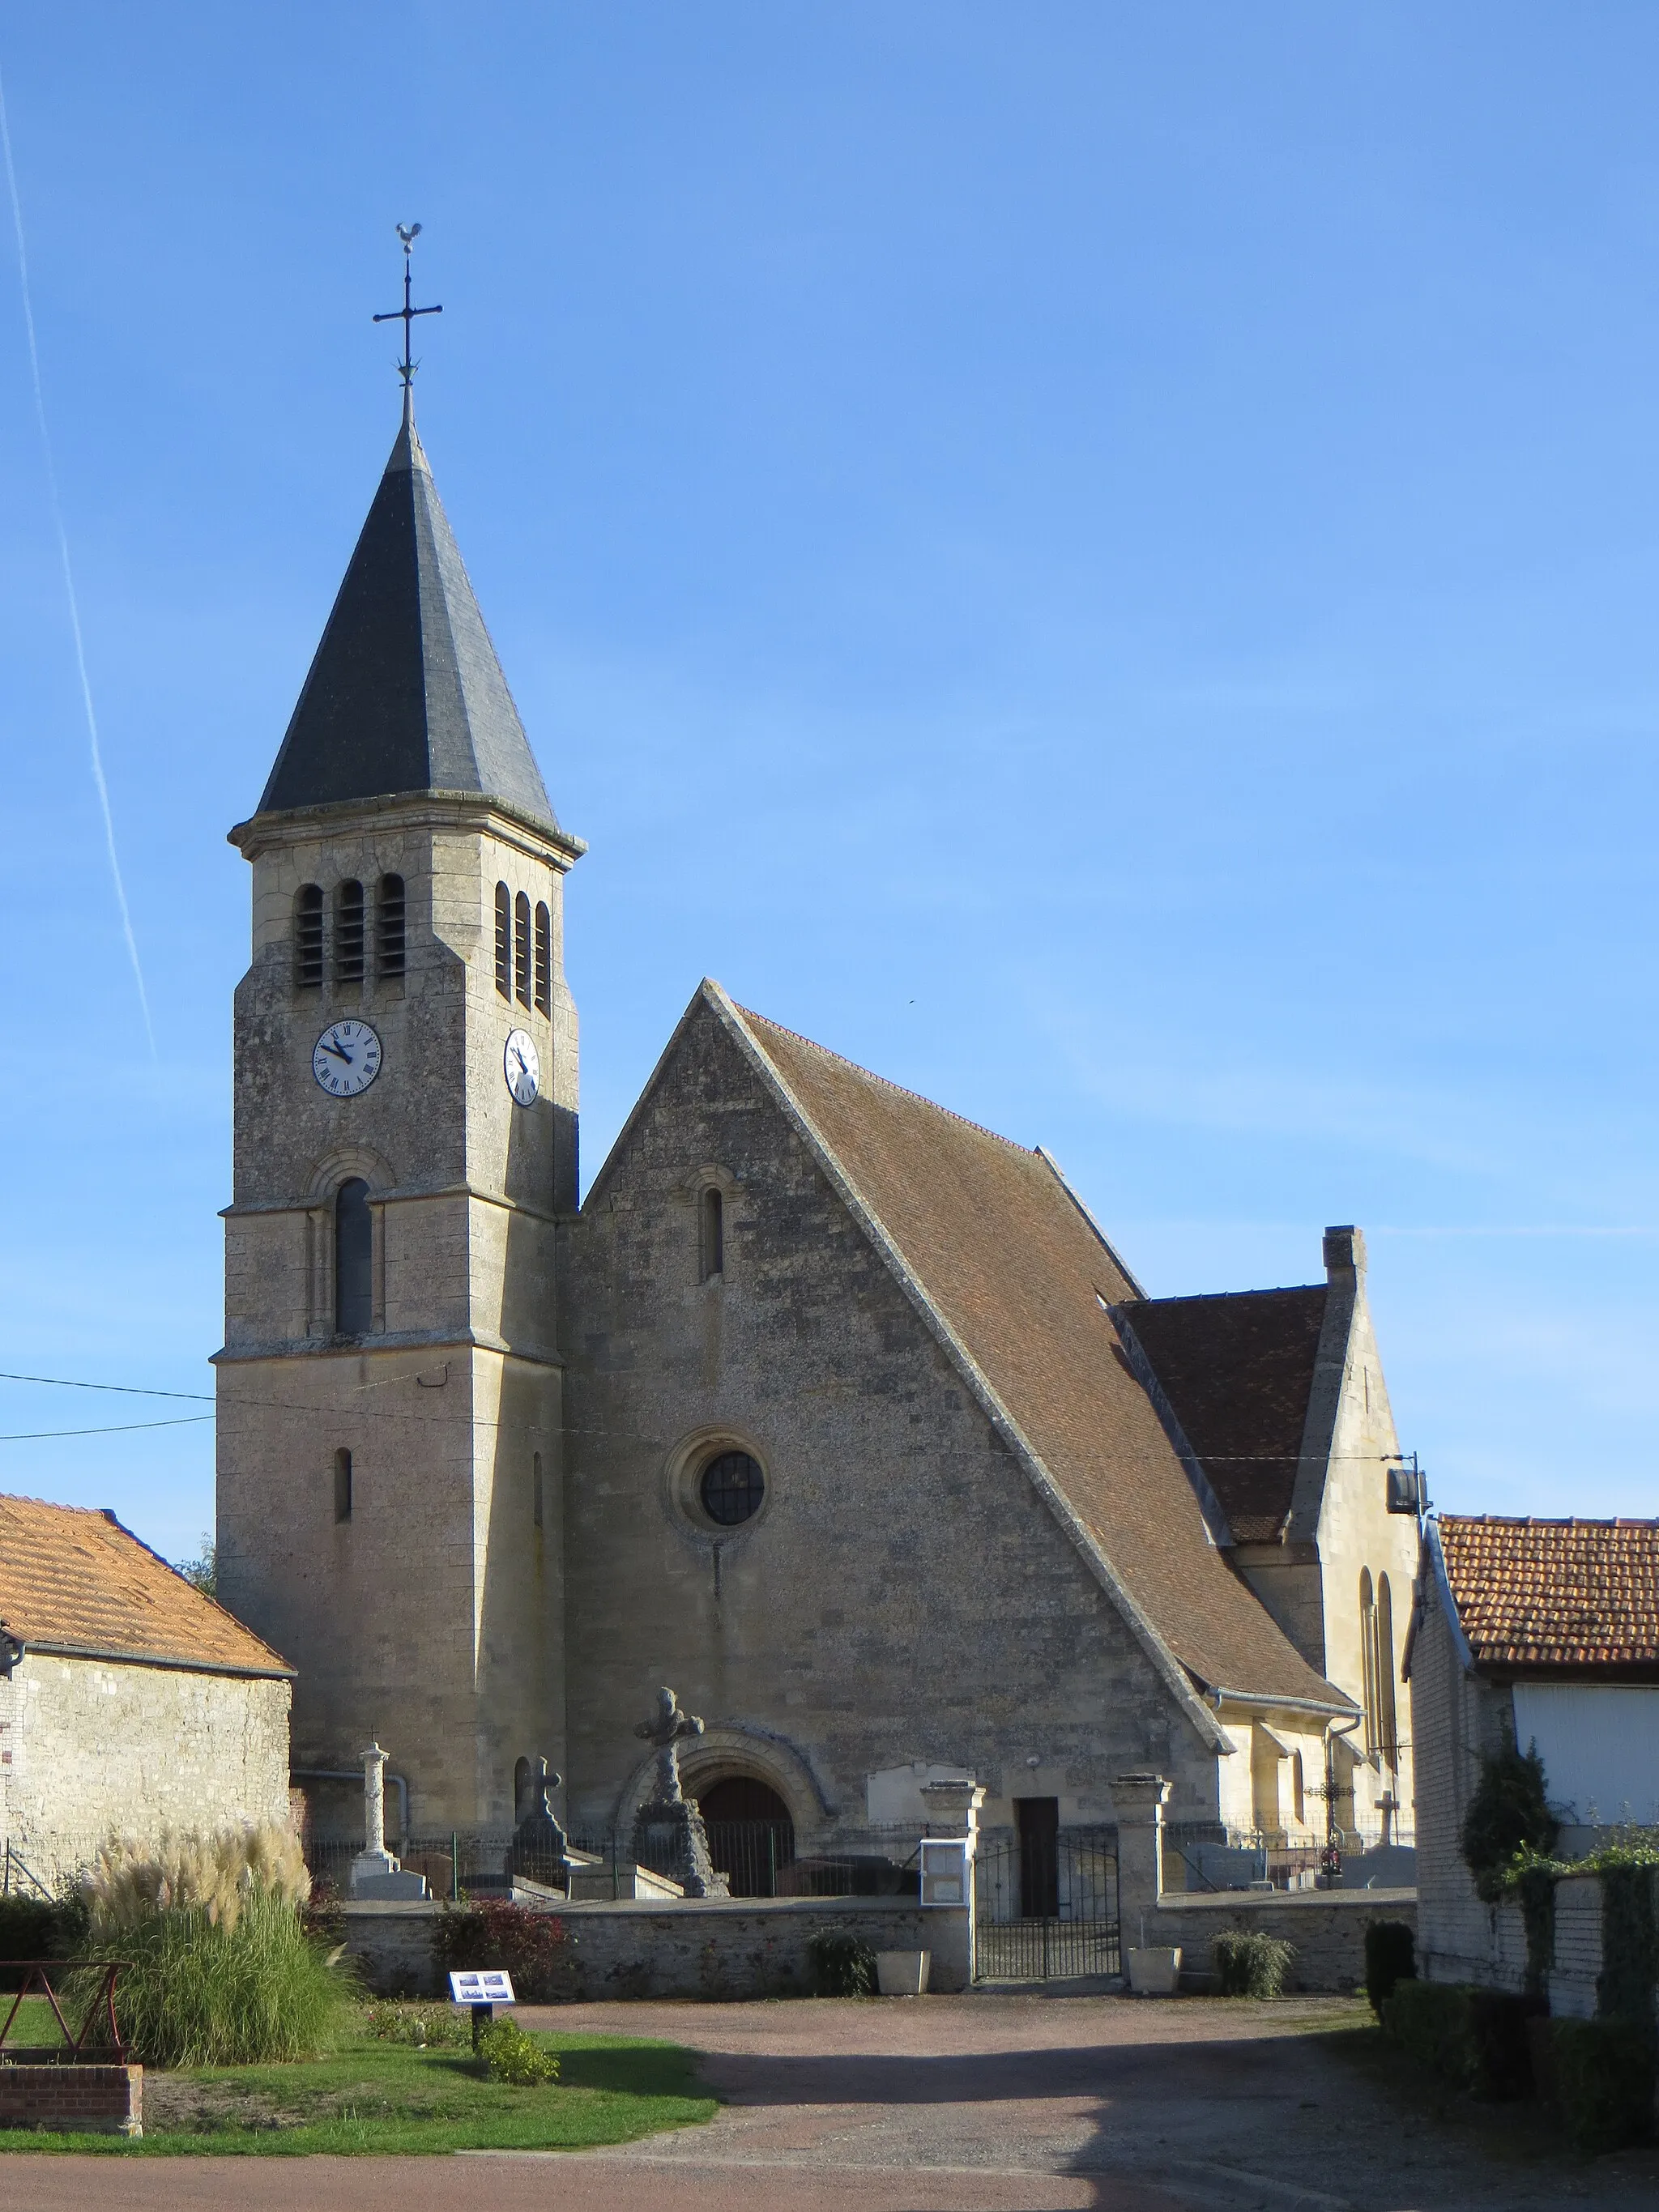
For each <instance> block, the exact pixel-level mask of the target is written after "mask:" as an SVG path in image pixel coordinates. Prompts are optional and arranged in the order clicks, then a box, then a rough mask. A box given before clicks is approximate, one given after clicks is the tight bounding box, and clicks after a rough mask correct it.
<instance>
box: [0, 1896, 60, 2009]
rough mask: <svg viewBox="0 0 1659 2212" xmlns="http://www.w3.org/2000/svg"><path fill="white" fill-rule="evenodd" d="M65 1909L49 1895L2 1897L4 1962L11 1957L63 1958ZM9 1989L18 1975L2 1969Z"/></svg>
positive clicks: (1, 1952) (0, 1918)
mask: <svg viewBox="0 0 1659 2212" xmlns="http://www.w3.org/2000/svg"><path fill="white" fill-rule="evenodd" d="M64 1948H65V1946H64V1942H63V1936H62V1911H61V1908H60V1907H59V1906H58V1904H57V1903H56V1902H55V1901H54V1900H53V1899H51V1898H47V1897H0V1961H4V1960H9V1959H57V1958H61V1957H62V1955H63V1953H64ZM0 1980H3V1982H4V1983H5V1984H6V1986H7V1987H8V1988H9V1989H15V1988H16V1986H17V1977H15V1975H10V1974H5V1973H3V1972H0Z"/></svg>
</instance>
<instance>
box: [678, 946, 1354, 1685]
mask: <svg viewBox="0 0 1659 2212" xmlns="http://www.w3.org/2000/svg"><path fill="white" fill-rule="evenodd" d="M705 989H706V992H707V994H708V997H709V999H710V1000H711V1002H712V1003H713V1004H714V1006H716V1007H717V1008H718V1009H719V1010H720V1012H722V1013H723V1014H724V1015H725V1016H726V1018H728V1019H731V1020H734V1021H736V1022H738V1023H739V1024H741V1025H742V1027H743V1029H744V1033H745V1034H746V1036H747V1037H748V1039H749V1041H750V1044H751V1046H753V1047H755V1048H758V1053H759V1055H760V1057H761V1059H762V1060H763V1062H764V1063H765V1064H766V1065H767V1066H769V1068H770V1069H771V1070H772V1072H773V1074H774V1078H775V1080H776V1081H777V1082H778V1083H779V1084H780V1085H781V1088H782V1090H783V1091H784V1093H785V1095H786V1097H787V1098H788V1099H789V1100H790V1101H791V1102H792V1103H793V1105H794V1107H795V1109H796V1110H797V1111H798V1112H799V1114H800V1115H802V1116H803V1117H804V1119H805V1121H806V1122H807V1123H808V1124H809V1125H810V1127H811V1129H812V1130H815V1131H816V1132H817V1135H818V1137H819V1138H820V1139H821V1140H822V1142H823V1145H824V1146H825V1147H826V1148H827V1150H828V1152H829V1155H830V1157H831V1159H832V1161H833V1163H834V1164H835V1166H836V1168H837V1169H838V1170H839V1171H840V1173H841V1175H842V1176H843V1177H844V1179H845V1181H846V1182H847V1183H848V1186H850V1188H851V1189H852V1191H853V1192H854V1194H855V1196H856V1198H857V1199H858V1200H859V1201H860V1203H861V1204H862V1206H864V1207H865V1209H866V1211H867V1212H868V1213H869V1215H871V1216H872V1218H873V1220H874V1222H875V1224H876V1226H877V1229H878V1233H879V1234H880V1235H882V1236H884V1237H886V1238H887V1239H888V1240H889V1241H890V1243H891V1245H892V1247H893V1248H894V1249H895V1251H896V1254H897V1255H898V1257H899V1259H900V1261H901V1262H902V1265H903V1267H905V1268H906V1269H908V1272H909V1273H910V1275H911V1276H912V1278H913V1279H915V1281H916V1283H917V1284H918V1285H920V1287H921V1291H922V1292H923V1293H924V1295H925V1297H926V1298H927V1301H928V1302H929V1303H930V1304H931V1305H932V1307H933V1310H934V1311H935V1312H936V1313H937V1314H938V1315H939V1316H940V1317H941V1319H942V1320H943V1321H944V1322H945V1326H946V1327H947V1328H949V1329H950V1331H951V1333H952V1334H954V1336H955V1337H956V1339H957V1342H958V1343H959V1344H960V1345H961V1346H963V1349H964V1350H965V1351H966V1352H967V1353H968V1355H969V1358H970V1359H971V1360H972V1361H973V1363H974V1364H975V1366H977V1368H978V1369H979V1370H980V1372H981V1375H982V1376H984V1377H985V1378H986V1380H987V1383H989V1385H990V1388H991V1389H992V1391H994V1394H995V1395H996V1397H997V1398H998V1399H999V1400H1000V1401H1001V1404H1002V1405H1003V1407H1006V1410H1007V1412H1008V1413H1009V1414H1010V1415H1011V1417H1012V1419H1013V1421H1014V1422H1015V1424H1016V1425H1018V1429H1019V1431H1021V1433H1022V1434H1023V1435H1024V1437H1025V1438H1026V1440H1027V1441H1028V1442H1029V1443H1030V1446H1031V1448H1032V1449H1033V1450H1034V1452H1035V1454H1036V1456H1037V1458H1038V1459H1039V1460H1040V1461H1041V1462H1042V1466H1043V1467H1044V1468H1046V1469H1047V1471H1048V1474H1049V1475H1050V1476H1051V1477H1052V1479H1053V1480H1054V1485H1055V1486H1056V1487H1057V1489H1058V1490H1059V1492H1060V1494H1061V1497H1062V1498H1063V1499H1064V1501H1065V1502H1066V1504H1067V1505H1069V1507H1070V1509H1071V1511H1072V1512H1073V1514H1075V1516H1077V1520H1078V1521H1079V1522H1080V1523H1081V1525H1082V1528H1083V1530H1084V1532H1085V1534H1086V1535H1087V1537H1088V1538H1089V1539H1090V1540H1091V1541H1092V1543H1093V1544H1094V1546H1095V1547H1097V1550H1098V1552H1099V1553H1101V1554H1103V1557H1104V1559H1105V1561H1106V1563H1107V1565H1108V1566H1109V1570H1110V1572H1111V1574H1112V1575H1113V1576H1114V1577H1115V1579H1116V1582H1117V1583H1118V1584H1119V1586H1120V1587H1121V1589H1123V1590H1124V1591H1125V1592H1126V1593H1127V1595H1128V1597H1129V1599H1130V1601H1132V1603H1133V1606H1134V1607H1136V1608H1137V1609H1138V1610H1139V1614H1140V1616H1141V1618H1142V1619H1143V1620H1145V1621H1146V1623H1147V1624H1148V1625H1149V1626H1151V1628H1152V1632H1153V1633H1154V1635H1155V1636H1156V1637H1157V1638H1159V1639H1160V1640H1161V1641H1162V1643H1163V1644H1164V1648H1165V1650H1168V1651H1169V1652H1170V1653H1172V1654H1173V1655H1174V1657H1175V1658H1176V1661H1177V1662H1179V1663H1180V1665H1181V1666H1182V1667H1183V1668H1186V1669H1187V1670H1188V1674H1190V1675H1192V1676H1193V1677H1194V1678H1195V1679H1196V1680H1197V1681H1198V1682H1199V1684H1200V1686H1205V1687H1207V1688H1212V1689H1225V1690H1231V1691H1235V1692H1240V1693H1242V1694H1246V1695H1249V1696H1254V1697H1257V1698H1261V1699H1273V1698H1278V1699H1290V1700H1291V1701H1293V1702H1306V1703H1309V1704H1312V1705H1317V1706H1319V1707H1321V1708H1322V1709H1324V1710H1327V1711H1349V1710H1351V1704H1350V1700H1349V1699H1346V1697H1345V1696H1344V1694H1343V1692H1341V1691H1340V1690H1338V1689H1336V1688H1335V1687H1334V1686H1333V1685H1332V1684H1330V1683H1329V1682H1328V1681H1326V1680H1325V1679H1324V1677H1323V1676H1322V1675H1321V1674H1318V1673H1316V1670H1315V1669H1314V1668H1312V1667H1310V1665H1309V1664H1308V1663H1307V1662H1306V1661H1305V1660H1304V1658H1303V1657H1302V1656H1301V1655H1300V1654H1299V1653H1298V1652H1297V1650H1295V1649H1294V1648H1293V1647H1292V1646H1291V1644H1290V1643H1289V1641H1288V1640H1287V1639H1286V1638H1285V1636H1284V1635H1283V1634H1282V1633H1281V1632H1280V1631H1279V1629H1278V1628H1277V1627H1276V1626H1274V1624H1273V1620H1271V1619H1270V1618H1269V1616H1268V1614H1267V1613H1266V1611H1265V1610H1264V1609H1263V1607H1261V1605H1260V1604H1259V1603H1258V1602H1257V1601H1256V1599H1255V1597H1254V1596H1253V1595H1251V1594H1250V1592H1249V1589H1247V1588H1246V1587H1245V1585H1244V1584H1243V1583H1242V1582H1241V1581H1240V1580H1239V1579H1238V1578H1237V1576H1235V1575H1234V1573H1233V1572H1232V1571H1231V1568H1230V1567H1229V1566H1228V1565H1227V1564H1226V1562H1225V1559H1223V1558H1222V1556H1221V1554H1220V1553H1218V1552H1217V1551H1216V1550H1215V1548H1214V1547H1213V1546H1212V1544H1211V1542H1210V1540H1209V1538H1208V1536H1207V1534H1206V1530H1205V1527H1204V1522H1203V1520H1202V1517H1201V1516H1200V1511H1199V1507H1198V1503H1197V1500H1196V1498H1194V1493H1193V1490H1192V1486H1191V1485H1190V1484H1189V1482H1188V1479H1187V1475H1186V1472H1185V1470H1184V1469H1183V1468H1182V1464H1181V1462H1180V1460H1179V1459H1178V1458H1177V1457H1176V1453H1175V1450H1174V1449H1173V1447H1172V1446H1171V1444H1170V1441H1169V1438H1168V1437H1167V1436H1166V1435H1165V1433H1164V1428H1163V1425H1162V1424H1161V1422H1160V1421H1159V1419H1158V1414H1157V1413H1156V1412H1155V1410H1154V1408H1153V1407H1152V1401H1151V1400H1150V1399H1149V1398H1148V1397H1147V1395H1146V1391H1145V1390H1144V1389H1142V1388H1141V1385H1140V1384H1139V1382H1138V1381H1137V1380H1136V1379H1135V1377H1134V1375H1133V1372H1132V1370H1131V1369H1130V1365H1129V1362H1128V1359H1127V1356H1126V1354H1125V1352H1124V1351H1123V1348H1122V1346H1121V1343H1120V1342H1119V1340H1118V1334H1117V1330H1116V1328H1115V1326H1114V1324H1113V1322H1112V1320H1111V1318H1110V1316H1109V1313H1108V1312H1107V1310H1106V1309H1107V1308H1108V1307H1109V1306H1114V1305H1117V1304H1121V1302H1123V1301H1124V1300H1126V1299H1129V1298H1133V1297H1136V1296H1137V1295H1138V1285H1135V1284H1134V1283H1133V1282H1132V1280H1131V1279H1130V1278H1129V1276H1128V1274H1127V1271H1126V1270H1125V1269H1124V1268H1123V1267H1122V1265H1121V1262H1120V1261H1118V1259H1117V1257H1116V1255H1115V1253H1114V1252H1113V1251H1112V1249H1111V1248H1110V1246H1109V1244H1108V1243H1106V1241H1105V1239H1104V1238H1103V1236H1102V1235H1101V1233H1100V1231H1098V1230H1097V1228H1096V1226H1095V1225H1094V1224H1093V1222H1092V1221H1091V1219H1090V1218H1089V1217H1088V1215H1087V1213H1086V1212H1085V1211H1084V1209H1083V1206H1081V1204H1080V1202H1079V1200H1077V1199H1076V1198H1075V1197H1074V1196H1073V1194H1072V1192H1071V1190H1070V1189H1069V1188H1067V1186H1066V1183H1065V1182H1064V1181H1063V1180H1062V1179H1061V1177H1060V1174H1059V1171H1058V1170H1056V1169H1055V1168H1054V1166H1053V1164H1051V1163H1050V1162H1049V1161H1048V1159H1047V1158H1046V1157H1045V1156H1044V1155H1043V1154H1042V1153H1041V1152H1027V1151H1025V1150H1024V1149H1023V1147H1021V1146H1018V1145H1014V1144H1011V1143H1009V1142H1008V1141H1007V1140H1006V1139H1004V1138H1001V1137H995V1136H992V1135H991V1134H989V1133H988V1132H987V1131H985V1130H983V1129H981V1128H978V1127H975V1125H974V1124H973V1123H972V1122H969V1121H963V1120H961V1119H959V1118H958V1116H957V1115H954V1114H950V1113H947V1112H946V1111H945V1109H943V1108H942V1107H939V1106H935V1105H933V1104H932V1103H930V1102H929V1101H928V1100H927V1099H925V1098H920V1097H916V1096H915V1093H914V1092H911V1091H902V1090H900V1089H898V1088H897V1087H896V1085H893V1084H890V1083H886V1082H884V1081H883V1080H882V1079H880V1078H879V1077H878V1076H875V1075H872V1074H870V1073H867V1072H866V1070H865V1069H863V1068H860V1067H855V1066H853V1064H852V1063H851V1062H850V1061H848V1060H841V1059H838V1058H837V1057H836V1055H835V1054H833V1053H829V1052H826V1051H824V1050H823V1048H822V1047H820V1046H818V1045H815V1044H811V1043H809V1042H807V1041H806V1040H805V1038H803V1037H799V1036H795V1035H794V1034H793V1032H792V1031H790V1030H784V1029H780V1028H779V1027H778V1026H777V1025H776V1024H775V1023H772V1022H769V1021H765V1020H763V1019H762V1018H760V1017H759V1016H758V1015H755V1014H749V1013H744V1012H742V1011H741V1010H739V1009H738V1008H735V1007H733V1006H732V1002H731V1001H730V1000H728V999H726V996H725V994H724V993H720V992H719V991H718V989H717V987H712V986H708V987H705Z"/></svg>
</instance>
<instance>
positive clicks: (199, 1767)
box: [0, 1651, 289, 1887]
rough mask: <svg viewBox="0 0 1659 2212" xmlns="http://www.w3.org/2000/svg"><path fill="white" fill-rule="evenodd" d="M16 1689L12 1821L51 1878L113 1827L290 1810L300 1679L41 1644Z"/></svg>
mask: <svg viewBox="0 0 1659 2212" xmlns="http://www.w3.org/2000/svg"><path fill="white" fill-rule="evenodd" d="M9 1688H10V1690H11V1692H12V1696H11V1699H10V1705H11V1715H10V1721H9V1728H8V1729H7V1732H6V1734H5V1735H4V1736H3V1738H0V1749H3V1751H4V1752H5V1753H8V1754H9V1756H8V1757H7V1759H6V1760H5V1763H4V1764H3V1765H0V1775H3V1777H4V1783H3V1805H4V1820H3V1823H0V1826H3V1829H4V1832H5V1833H6V1835H7V1837H8V1838H9V1841H10V1844H11V1845H12V1848H13V1850H15V1851H16V1852H17V1854H18V1855H19V1857H21V1859H22V1861H23V1863H24V1864H25V1865H26V1866H27V1868H28V1869H29V1871H30V1872H31V1873H32V1874H33V1875H35V1876H36V1877H37V1878H38V1879H39V1880H40V1881H42V1882H44V1883H46V1885H47V1887H55V1886H56V1885H57V1883H58V1882H59V1881H62V1880H64V1878H66V1877H67V1876H69V1875H72V1874H74V1873H75V1872H76V1870H77V1869H80V1868H81V1867H82V1866H84V1865H85V1864H86V1863H88V1860H89V1859H90V1858H91V1857H92V1856H93V1854H94V1852H95V1851H96V1850H97V1848H98V1845H99V1844H100V1843H101V1842H103V1841H104V1839H105V1838H106V1837H108V1836H109V1835H111V1834H112V1833H119V1834H121V1835H124V1836H132V1837H136V1838H137V1839H138V1840H140V1841H141V1842H149V1841H152V1840H154V1839H155V1838H158V1837H159V1836H160V1834H161V1830H162V1829H163V1828H167V1827H172V1828H175V1829H177V1828H200V1829H210V1828H215V1827H218V1826H222V1825H223V1824H225V1823H227V1822H232V1821H235V1822H240V1821H244V1820H285V1819H286V1818H287V1817H288V1809H289V1796H288V1786H289V1785H288V1711H289V1686H288V1684H287V1682H286V1681H283V1680H275V1681H273V1680H265V1679H258V1678H241V1677H238V1676H235V1675H227V1674H195V1673H192V1672H190V1671H188V1670H186V1669H185V1668H175V1667H137V1666H127V1665H123V1664H120V1663H119V1662H115V1661H112V1660H105V1659H69V1658H58V1657H55V1656H52V1655H51V1654H50V1653H42V1652H35V1651H31V1652H30V1653H29V1654H28V1656H27V1658H26V1659H25V1660H24V1661H23V1662H22V1663H21V1666H19V1667H18V1668H16V1669H15V1673H14V1674H13V1676H12V1680H11V1682H10V1684H9Z"/></svg>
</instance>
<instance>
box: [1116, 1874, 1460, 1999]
mask: <svg viewBox="0 0 1659 2212" xmlns="http://www.w3.org/2000/svg"><path fill="white" fill-rule="evenodd" d="M1373 1920H1403V1921H1404V1922H1405V1923H1406V1924H1407V1927H1409V1928H1410V1929H1412V1930H1413V1933H1414V1932H1415V1930H1416V1927H1417V1892H1416V1891H1415V1890H1414V1889H1293V1890H1275V1891H1273V1893H1272V1894H1271V1895H1270V1894H1269V1893H1267V1891H1266V1890H1259V1891H1253V1890H1230V1891H1228V1892H1227V1893H1225V1895H1217V1896H1213V1897H1206V1896H1191V1895H1174V1896H1170V1895H1166V1896H1164V1898H1163V1899H1160V1900H1159V1903H1158V1908H1157V1910H1156V1911H1155V1912H1148V1913H1147V1914H1146V1941H1147V1942H1148V1943H1158V1944H1162V1943H1178V1944H1179V1945H1180V1946H1181V1948H1182V1951H1183V1952H1184V1953H1185V1954H1186V1955H1185V1958H1184V1959H1183V1960H1182V1976H1181V1980H1182V1988H1183V1989H1191V1990H1198V1989H1204V1988H1207V1987H1208V1986H1209V1982H1210V1977H1211V1966H1210V1939H1211V1937H1212V1936H1217V1935H1219V1934H1220V1933H1221V1931H1222V1930H1223V1929H1233V1928H1237V1929H1258V1930H1260V1931H1261V1933H1262V1934H1263V1935H1267V1936H1281V1937H1283V1939H1284V1940H1285V1942H1287V1943H1292V1944H1294V1945H1295V1947H1296V1957H1295V1959H1294V1960H1292V1961H1291V1971H1290V1976H1289V1979H1288V1983H1287V1986H1288V1987H1289V1988H1291V1989H1293V1990H1352V1989H1355V1988H1359V1987H1363V1986H1364V1980H1365V1929H1366V1927H1367V1926H1368V1924H1369V1923H1370V1922H1371V1921H1373ZM1123 1941H1124V1942H1125V1944H1126V1945H1127V1944H1130V1943H1139V1941H1140V1929H1139V1925H1138V1924H1137V1925H1135V1926H1133V1927H1132V1926H1130V1925H1128V1924H1127V1923H1126V1924H1125V1926H1124V1929H1123Z"/></svg>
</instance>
